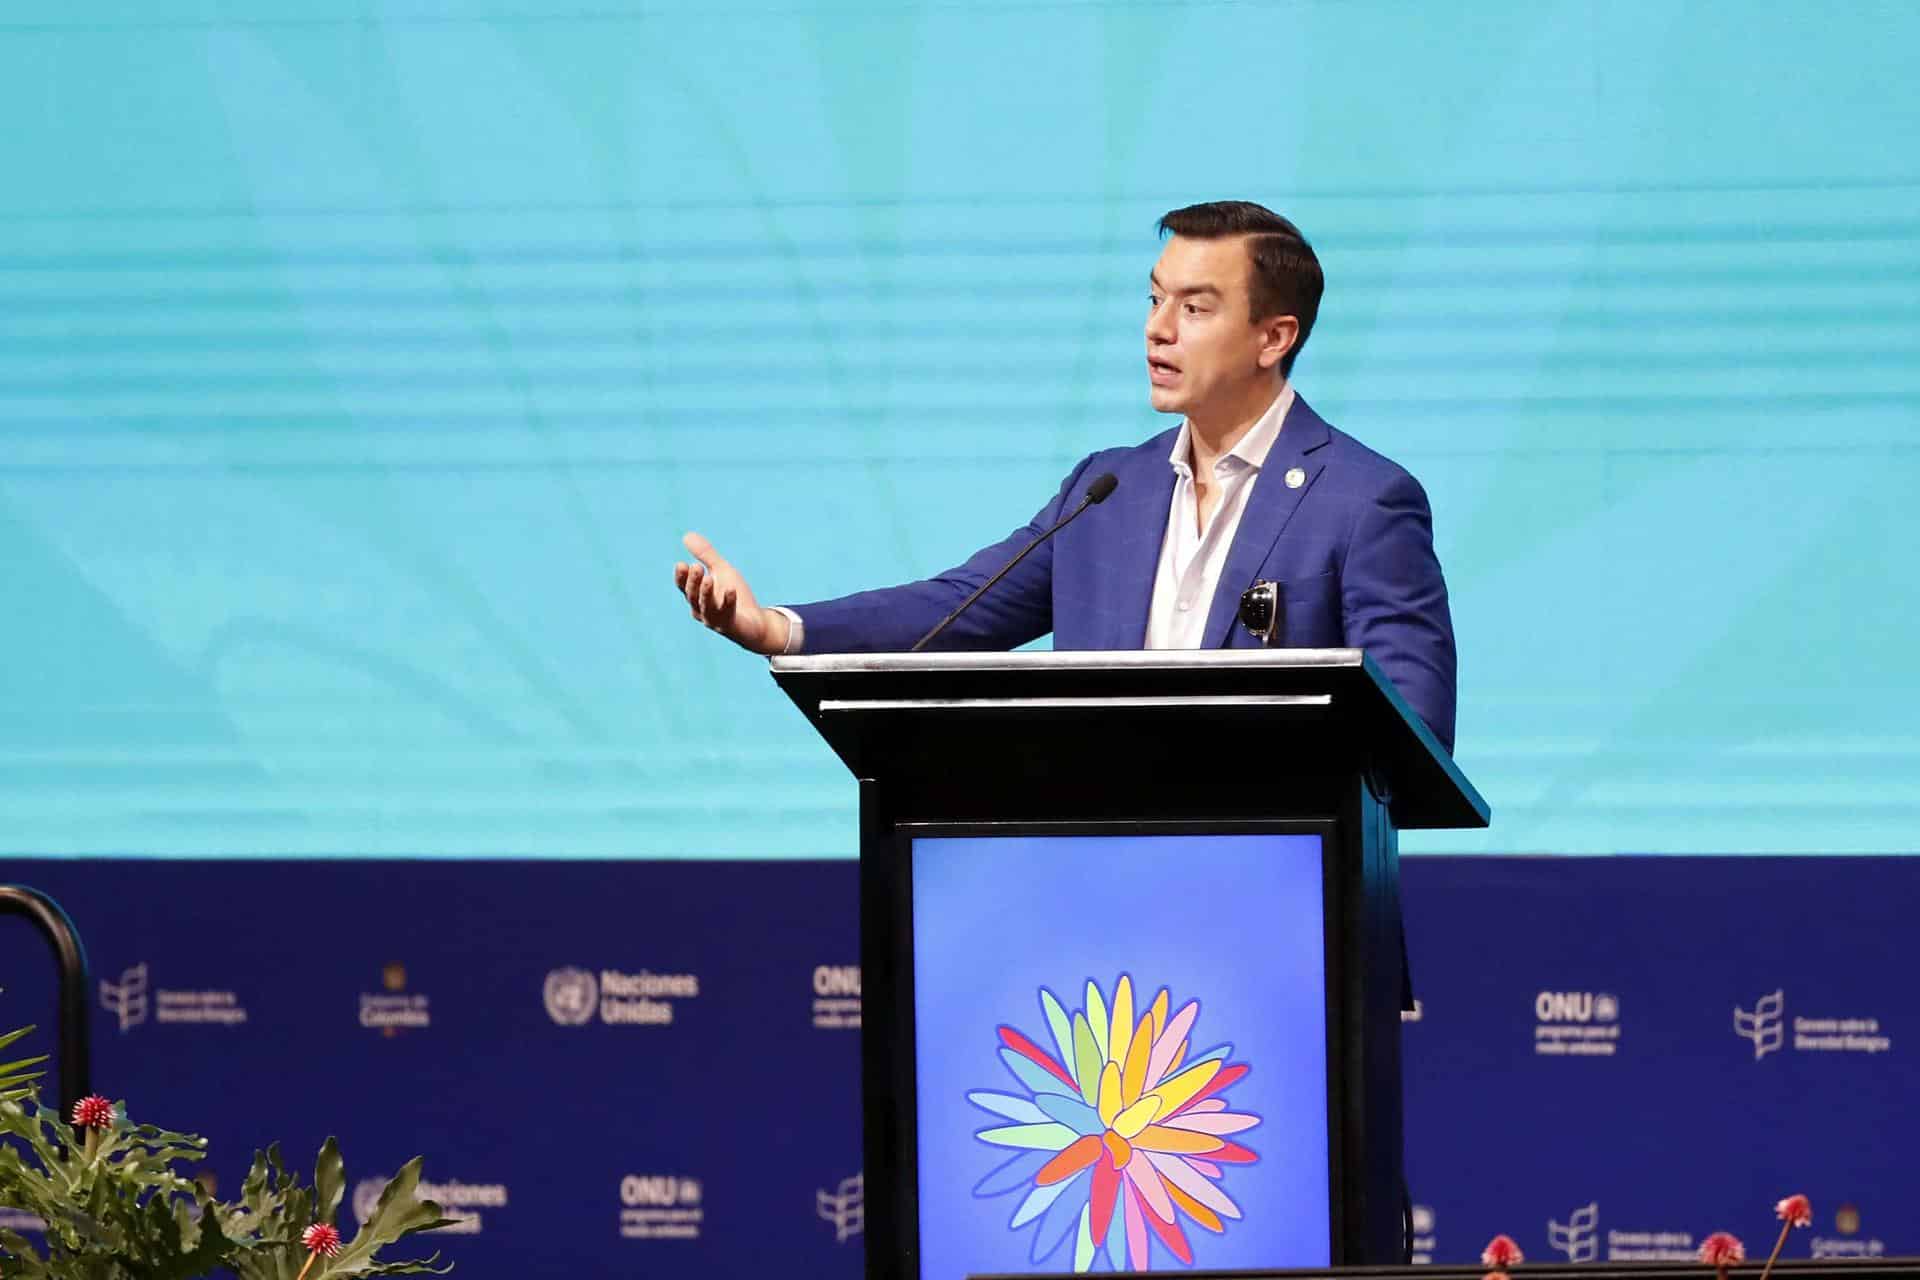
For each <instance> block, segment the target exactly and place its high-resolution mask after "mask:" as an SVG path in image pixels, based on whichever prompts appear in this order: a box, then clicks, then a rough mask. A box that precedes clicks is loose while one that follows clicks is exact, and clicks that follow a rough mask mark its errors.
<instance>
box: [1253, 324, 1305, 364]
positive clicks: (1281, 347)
mask: <svg viewBox="0 0 1920 1280" xmlns="http://www.w3.org/2000/svg"><path fill="white" fill-rule="evenodd" d="M1299 341H1300V320H1299V318H1298V317H1296V316H1268V317H1267V318H1266V319H1265V320H1262V321H1261V322H1260V367H1261V368H1262V369H1278V368H1279V367H1280V362H1281V361H1282V360H1284V359H1286V356H1287V352H1289V351H1291V350H1293V348H1294V344H1295V343H1297V342H1299Z"/></svg>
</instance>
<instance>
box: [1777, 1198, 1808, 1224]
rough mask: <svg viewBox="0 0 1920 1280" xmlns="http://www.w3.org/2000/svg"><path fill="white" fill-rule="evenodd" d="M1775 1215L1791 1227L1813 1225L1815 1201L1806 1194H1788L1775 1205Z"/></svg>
mask: <svg viewBox="0 0 1920 1280" xmlns="http://www.w3.org/2000/svg"><path fill="white" fill-rule="evenodd" d="M1773 1215H1774V1217H1776V1218H1778V1219H1780V1221H1782V1222H1784V1223H1786V1224H1787V1225H1788V1226H1790V1227H1810V1226H1812V1225H1813V1202H1812V1201H1811V1200H1809V1199H1807V1198H1806V1197H1805V1196H1788V1197H1787V1198H1786V1199H1785V1200H1782V1201H1781V1202H1780V1203H1779V1204H1777V1205H1775V1206H1773Z"/></svg>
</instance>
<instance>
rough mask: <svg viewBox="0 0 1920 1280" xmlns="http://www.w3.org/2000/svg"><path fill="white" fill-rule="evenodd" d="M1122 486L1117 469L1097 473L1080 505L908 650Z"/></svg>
mask: <svg viewBox="0 0 1920 1280" xmlns="http://www.w3.org/2000/svg"><path fill="white" fill-rule="evenodd" d="M1119 487H1120V479H1119V477H1118V476H1116V475H1114V474H1113V472H1111V471H1103V472H1101V473H1100V474H1099V475H1097V476H1095V477H1094V478H1093V483H1092V484H1090V485H1088V486H1087V496H1086V497H1084V498H1082V499H1080V505H1079V506H1077V507H1075V508H1074V509H1073V510H1072V511H1069V512H1068V513H1067V514H1066V516H1065V517H1064V518H1063V519H1062V520H1061V521H1060V523H1058V524H1056V525H1054V526H1053V528H1051V529H1049V530H1047V531H1046V532H1045V533H1043V534H1041V535H1040V536H1039V537H1037V538H1035V539H1034V540H1033V541H1032V542H1029V543H1028V544H1027V545H1026V546H1024V547H1022V548H1020V554H1019V555H1017V556H1015V557H1014V558H1013V559H1011V560H1009V561H1007V563H1006V564H1005V565H1004V566H1003V567H1002V568H1001V570H1000V572H998V573H996V574H994V575H993V576H992V577H991V578H988V579H987V580H986V581H985V582H983V583H981V584H980V586H979V588H978V589H977V590H975V591H974V593H973V594H972V595H970V596H968V597H967V598H966V599H965V600H962V601H961V602H960V604H959V606H958V607H957V608H955V609H954V611H953V612H952V613H950V614H948V615H947V616H946V617H944V618H942V619H940V621H939V623H938V625H936V626H935V627H934V629H933V630H931V631H929V632H927V634H925V635H923V636H921V637H920V638H919V639H918V640H916V641H914V643H913V648H912V649H910V650H908V652H910V653H918V652H920V651H921V650H922V649H924V648H926V647H927V642H928V641H930V640H932V639H933V638H934V637H935V636H937V635H939V634H940V633H941V632H942V631H945V630H946V629H947V628H948V626H950V625H952V623H953V620H954V619H955V618H957V617H959V616H960V615H961V614H963V613H965V612H966V611H967V610H968V609H970V608H972V607H973V602H974V601H975V600H978V599H979V598H980V597H981V596H983V595H985V594H986V593H987V588H988V587H991V586H992V585H993V584H994V583H996V582H998V581H1000V579H1002V578H1004V577H1006V576H1007V575H1008V574H1009V573H1011V572H1013V566H1015V565H1017V564H1019V563H1020V562H1021V561H1022V560H1025V559H1026V558H1027V553H1028V552H1029V551H1032V550H1033V549H1034V548H1035V547H1037V546H1039V545H1040V544H1041V543H1043V542H1045V541H1046V540H1047V539H1048V538H1051V537H1052V536H1053V535H1054V534H1056V533H1058V532H1060V531H1061V530H1062V529H1064V528H1066V527H1067V526H1068V525H1070V524H1072V523H1073V522H1074V521H1075V520H1076V519H1078V518H1079V515H1080V513H1081V512H1082V511H1085V510H1086V509H1087V508H1088V507H1090V506H1092V505H1093V504H1094V503H1096V502H1105V501H1106V500H1107V499H1108V498H1110V497H1112V496H1113V491H1114V490H1115V489H1118V488H1119Z"/></svg>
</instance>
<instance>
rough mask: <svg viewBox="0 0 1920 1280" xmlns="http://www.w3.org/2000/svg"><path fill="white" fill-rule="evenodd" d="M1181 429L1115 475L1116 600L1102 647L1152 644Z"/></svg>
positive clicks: (1106, 618) (1111, 500) (1138, 453)
mask: <svg viewBox="0 0 1920 1280" xmlns="http://www.w3.org/2000/svg"><path fill="white" fill-rule="evenodd" d="M1178 434H1179V429H1178V428H1175V429H1174V430H1173V431H1168V432H1164V433H1163V434H1161V435H1159V436H1156V437H1154V438H1153V439H1152V440H1150V441H1148V442H1147V446H1146V447H1144V448H1142V449H1140V450H1138V451H1136V453H1135V454H1134V456H1133V457H1132V458H1129V459H1128V462H1129V463H1131V464H1132V465H1129V466H1124V467H1121V468H1119V469H1117V470H1116V471H1115V474H1116V475H1117V476H1118V478H1119V480H1120V487H1119V488H1118V489H1115V490H1114V491H1113V496H1112V497H1111V498H1108V499H1107V502H1108V503H1111V504H1113V505H1115V506H1117V507H1119V510H1118V511H1116V512H1114V516H1115V517H1116V518H1115V520H1114V526H1115V527H1116V528H1117V529H1118V530H1119V533H1118V535H1117V536H1116V537H1114V539H1113V540H1112V543H1111V550H1112V555H1113V560H1112V562H1111V564H1110V565H1109V567H1110V569H1111V570H1112V572H1113V582H1114V589H1115V591H1116V593H1117V597H1116V599H1115V601H1114V608H1113V610H1112V611H1111V612H1108V613H1105V616H1104V618H1103V622H1104V626H1103V627H1102V629H1101V630H1102V634H1101V635H1100V636H1099V638H1098V639H1099V644H1098V647H1099V648H1102V649H1138V648H1140V647H1141V646H1142V645H1144V644H1145V643H1146V642H1147V610H1148V609H1149V608H1150V607H1151V606H1152V604H1153V579H1154V575H1155V574H1156V573H1157V572H1158V571H1159V568H1160V544H1161V542H1162V541H1163V540H1164V539H1165V538H1166V535H1167V512H1168V510H1170V509H1171V508H1172V506H1173V480H1174V475H1173V468H1172V467H1171V466H1169V465H1168V464H1167V451H1168V450H1170V449H1172V448H1173V440H1174V437H1175V436H1176V435H1178Z"/></svg>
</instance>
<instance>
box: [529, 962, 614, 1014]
mask: <svg viewBox="0 0 1920 1280" xmlns="http://www.w3.org/2000/svg"><path fill="white" fill-rule="evenodd" d="M542 994H544V995H545V997H546V1001H547V1016H548V1017H549V1018H552V1019H553V1020H554V1021H555V1022H557V1023H559V1024H560V1025H561V1026H563V1027H578V1026H581V1025H583V1024H585V1023H588V1022H591V1021H593V1015H594V1013H595V1012H596V1011H598V1009H599V1008H600V985H599V984H598V983H596V982H595V981H594V980H593V975H592V974H591V973H588V972H587V971H586V970H585V969H575V968H572V967H571V966H569V967H568V968H565V969H555V970H554V971H553V972H552V973H549V974H548V975H547V986H546V990H545V991H544V992H543V993H542Z"/></svg>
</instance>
